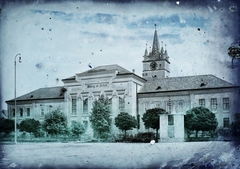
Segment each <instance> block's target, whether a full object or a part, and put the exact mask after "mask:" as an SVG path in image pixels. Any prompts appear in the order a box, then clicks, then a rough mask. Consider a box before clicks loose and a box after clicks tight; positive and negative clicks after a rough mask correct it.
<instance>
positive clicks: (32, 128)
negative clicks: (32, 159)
mask: <svg viewBox="0 0 240 169" xmlns="http://www.w3.org/2000/svg"><path fill="white" fill-rule="evenodd" d="M40 128H41V124H40V122H39V121H38V120H35V119H25V120H23V121H21V123H20V124H19V130H20V131H26V132H29V133H30V137H31V134H32V133H38V132H39V131H40Z"/></svg>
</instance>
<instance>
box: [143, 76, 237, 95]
mask: <svg viewBox="0 0 240 169" xmlns="http://www.w3.org/2000/svg"><path fill="white" fill-rule="evenodd" d="M221 87H234V85H233V84H231V83H229V82H227V81H225V80H222V79H220V78H218V77H216V76H214V75H196V76H183V77H169V78H162V79H151V80H148V81H147V82H146V83H145V84H144V86H143V87H142V88H141V89H140V91H139V93H148V92H161V91H177V90H192V89H208V88H221Z"/></svg>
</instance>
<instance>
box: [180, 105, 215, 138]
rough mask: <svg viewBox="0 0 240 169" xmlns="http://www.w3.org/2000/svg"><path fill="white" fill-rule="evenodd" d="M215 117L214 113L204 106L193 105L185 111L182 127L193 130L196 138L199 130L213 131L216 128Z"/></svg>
mask: <svg viewBox="0 0 240 169" xmlns="http://www.w3.org/2000/svg"><path fill="white" fill-rule="evenodd" d="M217 125H218V123H217V119H216V116H215V114H214V113H212V112H211V111H210V110H209V109H208V108H205V107H195V108H192V109H190V110H188V111H187V113H186V115H185V117H184V127H185V128H186V129H187V130H188V131H194V130H195V132H196V133H195V137H196V138H197V136H198V132H199V131H202V132H204V131H209V132H213V131H215V130H216V128H217Z"/></svg>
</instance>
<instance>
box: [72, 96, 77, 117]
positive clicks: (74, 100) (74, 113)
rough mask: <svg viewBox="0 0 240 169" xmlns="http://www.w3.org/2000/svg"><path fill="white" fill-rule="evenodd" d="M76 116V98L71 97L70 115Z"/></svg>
mask: <svg viewBox="0 0 240 169" xmlns="http://www.w3.org/2000/svg"><path fill="white" fill-rule="evenodd" d="M76 114H77V98H76V96H73V97H72V115H76Z"/></svg>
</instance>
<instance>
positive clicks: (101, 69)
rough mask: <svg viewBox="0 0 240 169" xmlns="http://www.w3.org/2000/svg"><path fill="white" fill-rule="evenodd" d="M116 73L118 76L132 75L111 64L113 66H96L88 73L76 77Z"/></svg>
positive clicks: (78, 74)
mask: <svg viewBox="0 0 240 169" xmlns="http://www.w3.org/2000/svg"><path fill="white" fill-rule="evenodd" d="M116 71H117V72H118V74H124V73H132V72H130V71H128V70H127V69H124V68H123V67H121V66H119V65H117V64H113V65H103V66H98V67H96V68H93V69H90V70H88V71H85V72H82V73H77V76H79V77H81V76H89V75H99V74H108V73H115V72H116Z"/></svg>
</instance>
